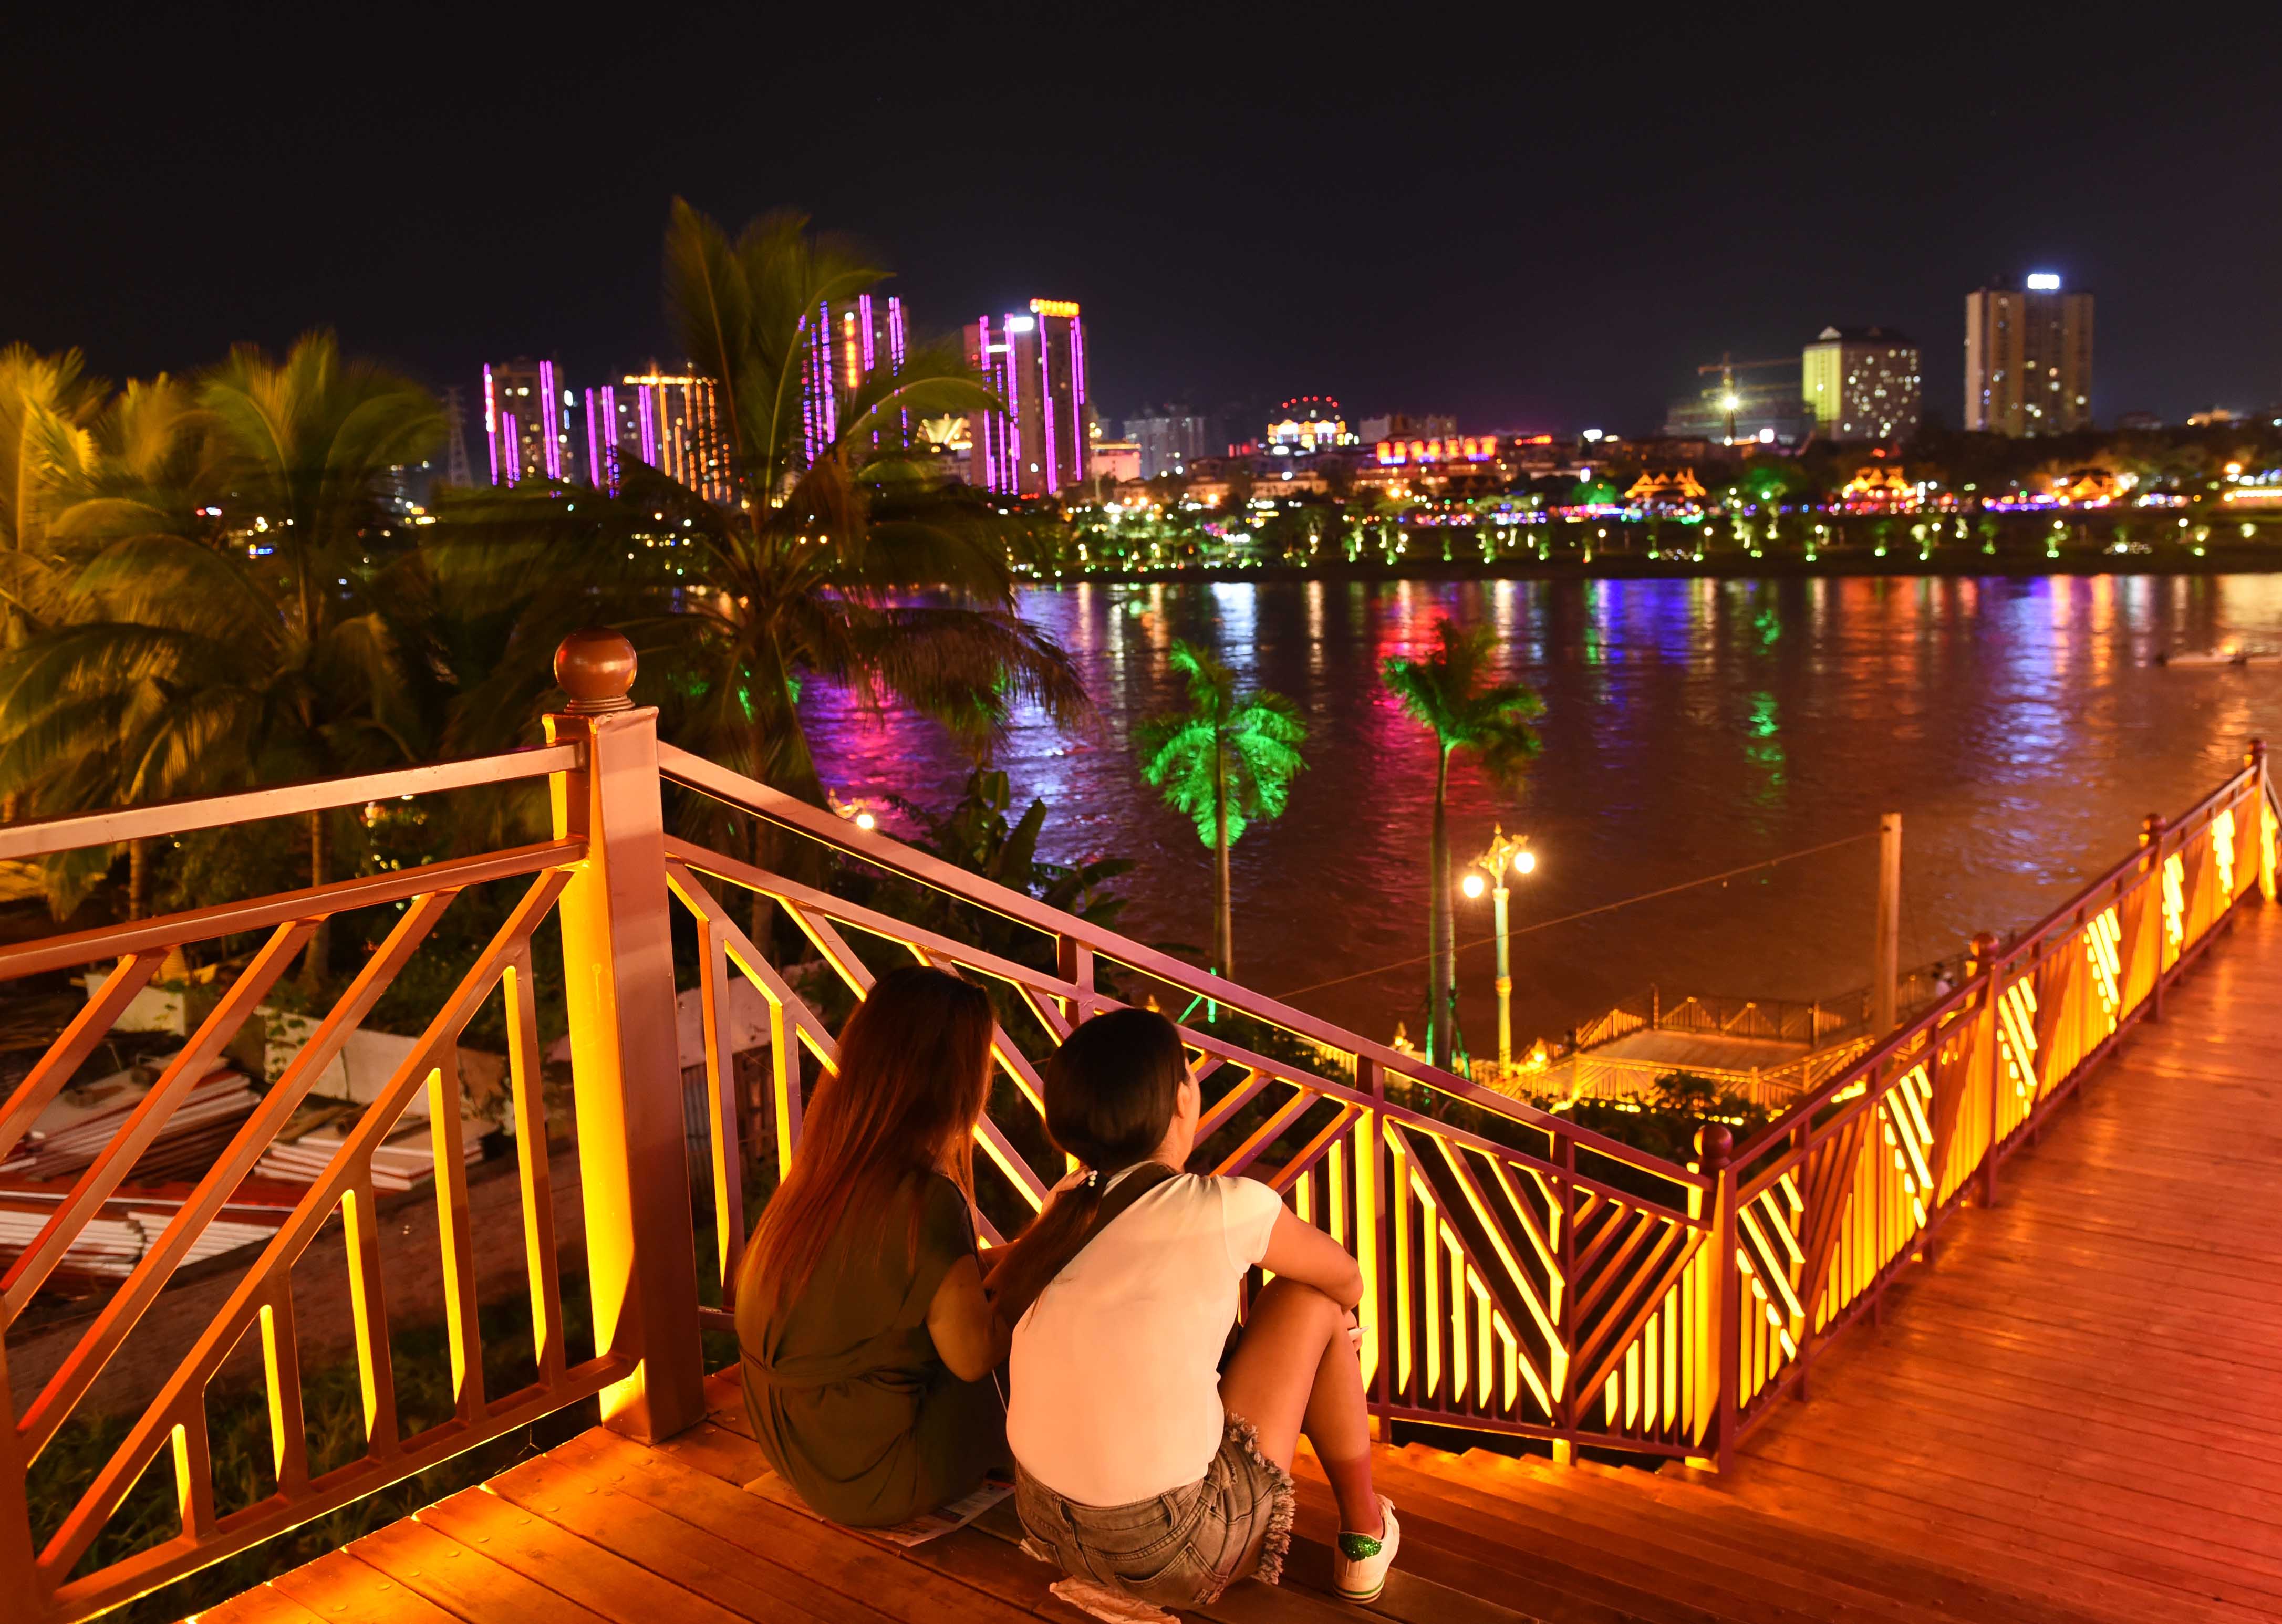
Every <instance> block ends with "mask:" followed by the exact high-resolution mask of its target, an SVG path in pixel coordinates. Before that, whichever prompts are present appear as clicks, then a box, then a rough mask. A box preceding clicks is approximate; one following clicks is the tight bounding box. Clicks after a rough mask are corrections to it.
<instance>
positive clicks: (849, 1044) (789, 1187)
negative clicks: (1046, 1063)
mask: <svg viewBox="0 0 2282 1624" xmlns="http://www.w3.org/2000/svg"><path fill="white" fill-rule="evenodd" d="M993 1020H994V1017H992V1014H991V1010H990V997H989V996H988V995H987V994H985V993H984V992H983V991H982V988H981V987H979V986H975V985H974V983H973V982H971V981H968V980H966V979H964V978H960V977H959V976H954V975H951V974H950V973H948V972H947V971H940V970H933V969H929V968H928V966H926V965H923V964H907V965H904V966H903V967H901V968H900V969H897V970H891V971H889V972H888V973H887V974H886V975H884V976H882V977H881V978H880V979H879V980H878V982H877V983H875V984H874V985H873V988H872V991H871V993H870V994H868V995H867V996H866V997H865V1000H864V1001H863V1002H862V1003H860V1004H858V1006H857V1007H856V1012H855V1013H854V1014H853V1015H851V1016H850V1017H848V1024H847V1025H844V1026H842V1028H841V1029H840V1051H839V1063H838V1064H837V1066H836V1067H835V1068H834V1070H833V1071H828V1072H827V1073H826V1074H825V1076H824V1078H823V1079H822V1080H820V1081H819V1083H818V1084H817V1086H816V1092H815V1094H814V1095H813V1096H812V1097H811V1099H810V1101H809V1103H808V1111H807V1116H806V1118H805V1120H803V1123H802V1125H801V1135H800V1148H798V1149H797V1150H796V1151H795V1152H794V1153H793V1158H792V1166H791V1167H790V1168H789V1169H788V1170H787V1172H786V1173H785V1178H784V1182H783V1183H782V1184H780V1185H779V1186H778V1187H777V1190H776V1194H775V1195H772V1196H771V1197H770V1198H769V1204H768V1209H767V1210H766V1211H765V1212H764V1213H763V1214H762V1215H761V1222H760V1226H759V1227H758V1228H757V1229H756V1230H755V1231H754V1232H753V1239H752V1244H751V1245H750V1246H749V1247H748V1248H747V1249H746V1253H745V1258H744V1263H743V1265H742V1266H741V1269H740V1271H739V1276H740V1278H739V1283H738V1294H739V1295H740V1296H743V1295H747V1294H748V1293H755V1292H757V1294H758V1295H759V1296H760V1297H761V1298H763V1299H764V1300H765V1301H766V1302H767V1303H770V1304H771V1305H772V1306H778V1307H780V1306H782V1305H783V1304H784V1303H788V1302H790V1301H791V1300H792V1299H793V1298H795V1297H796V1296H798V1295H800V1293H801V1291H802V1289H803V1288H805V1287H806V1286H807V1284H808V1282H809V1278H810V1276H811V1275H812V1274H814V1273H815V1272H816V1265H817V1262H818V1260H819V1258H820V1257H822V1256H823V1255H824V1249H825V1245H826V1243H827V1241H830V1240H831V1238H832V1237H833V1235H834V1233H838V1231H839V1229H840V1227H841V1226H842V1223H843V1222H844V1221H845V1220H846V1219H847V1218H848V1215H849V1214H850V1213H854V1214H856V1215H857V1216H858V1220H859V1221H861V1222H865V1223H873V1224H879V1225H881V1226H882V1227H883V1229H884V1225H885V1222H886V1219H887V1216H888V1214H889V1212H890V1211H892V1210H894V1208H895V1205H896V1197H897V1195H899V1194H900V1193H902V1192H903V1191H904V1189H905V1188H906V1187H909V1186H912V1185H914V1184H916V1183H917V1182H918V1181H920V1180H921V1179H924V1178H925V1177H926V1176H927V1174H928V1173H930V1172H941V1173H943V1174H944V1175H945V1176H947V1177H948V1178H949V1179H951V1182H952V1183H954V1184H956V1185H958V1186H959V1189H960V1191H961V1192H962V1193H963V1194H964V1195H966V1197H967V1199H968V1200H969V1201H970V1202H972V1201H973V1200H974V1124H975V1120H976V1119H977V1118H978V1117H981V1116H982V1107H983V1105H984V1103H985V1102H987V1101H988V1099H989V1098H990V1072H989V1069H988V1068H989V1065H990V1035H991V1031H992V1026H993ZM919 1214H920V1204H919V1203H912V1235H911V1239H910V1241H908V1242H907V1244H908V1245H910V1246H912V1247H914V1248H915V1247H916V1246H917V1244H918V1236H919ZM882 1239H883V1241H884V1233H883V1236H882Z"/></svg>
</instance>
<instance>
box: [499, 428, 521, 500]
mask: <svg viewBox="0 0 2282 1624" xmlns="http://www.w3.org/2000/svg"><path fill="white" fill-rule="evenodd" d="M521 429H522V425H521V424H519V423H517V422H516V421H515V414H514V413H512V412H501V414H500V449H501V451H503V452H506V453H507V456H506V462H507V483H508V484H509V485H510V486H511V485H513V484H514V483H515V482H516V479H517V478H518V477H519V476H521V475H522V473H523V455H522V452H523V447H522V446H521V445H518V444H516V436H517V434H518V433H519V432H520V430H521Z"/></svg>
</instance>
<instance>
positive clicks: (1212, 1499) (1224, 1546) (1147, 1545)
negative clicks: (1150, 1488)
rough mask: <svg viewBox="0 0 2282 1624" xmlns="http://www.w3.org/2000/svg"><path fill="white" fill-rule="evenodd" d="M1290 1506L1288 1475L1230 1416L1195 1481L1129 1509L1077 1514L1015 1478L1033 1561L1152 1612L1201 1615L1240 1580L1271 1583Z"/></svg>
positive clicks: (1277, 1573)
mask: <svg viewBox="0 0 2282 1624" xmlns="http://www.w3.org/2000/svg"><path fill="white" fill-rule="evenodd" d="M1293 1506H1294V1498H1293V1495H1292V1474H1291V1473H1289V1472H1286V1471H1285V1470H1284V1468H1283V1467H1281V1466H1279V1465H1277V1464H1276V1463H1275V1462H1274V1461H1272V1460H1270V1459H1269V1458H1268V1457H1267V1456H1265V1455H1263V1454H1261V1452H1260V1446H1259V1442H1258V1439H1257V1436H1256V1435H1254V1432H1253V1429H1252V1423H1251V1422H1249V1421H1247V1420H1246V1419H1244V1418H1243V1417H1242V1416H1239V1415H1230V1417H1229V1418H1228V1428H1227V1430H1226V1431H1225V1432H1223V1433H1222V1435H1221V1441H1220V1449H1219V1450H1218V1452H1217V1453H1215V1455H1214V1456H1213V1458H1212V1464H1211V1465H1207V1467H1206V1468H1205V1474H1204V1476H1203V1477H1201V1478H1199V1480H1198V1481H1195V1482H1193V1483H1191V1484H1189V1485H1187V1486H1186V1487H1185V1488H1182V1489H1168V1490H1166V1491H1165V1492H1164V1493H1163V1494H1160V1495H1152V1496H1150V1497H1149V1498H1147V1499H1145V1500H1135V1501H1133V1502H1131V1503H1130V1504H1126V1505H1081V1504H1078V1503H1077V1502H1076V1501H1075V1500H1067V1499H1064V1498H1063V1497H1062V1496H1059V1495H1058V1494H1056V1493H1055V1492H1054V1491H1053V1490H1052V1489H1049V1488H1047V1487H1046V1486H1045V1485H1044V1483H1041V1482H1039V1481H1037V1479H1036V1478H1034V1477H1032V1476H1031V1475H1030V1474H1029V1473H1027V1472H1024V1471H1021V1469H1020V1466H1019V1465H1018V1466H1017V1468H1016V1471H1015V1476H1014V1509H1015V1511H1016V1512H1018V1513H1019V1514H1020V1515H1021V1519H1022V1527H1023V1528H1024V1529H1025V1530H1026V1531H1027V1532H1028V1535H1029V1536H1030V1537H1029V1539H1028V1542H1026V1544H1027V1545H1028V1549H1029V1550H1030V1551H1031V1554H1032V1555H1034V1556H1038V1557H1042V1558H1044V1559H1045V1560H1047V1561H1050V1562H1052V1563H1053V1564H1055V1565H1056V1566H1059V1568H1060V1569H1061V1570H1062V1572H1064V1573H1066V1574H1069V1575H1070V1576H1071V1577H1072V1578H1075V1579H1090V1580H1091V1581H1093V1582H1094V1583H1096V1584H1101V1585H1106V1586H1108V1587H1110V1588H1111V1589H1117V1590H1122V1591H1124V1592H1125V1593H1126V1594H1127V1595H1129V1596H1132V1597H1137V1598H1139V1599H1140V1600H1142V1601H1145V1602H1149V1603H1151V1604H1153V1605H1156V1606H1160V1607H1196V1606H1201V1605H1205V1604H1206V1603H1208V1602H1211V1601H1215V1600H1217V1599H1218V1598H1219V1596H1220V1593H1221V1592H1222V1590H1225V1589H1228V1587H1229V1586H1230V1585H1231V1584H1234V1583H1235V1582H1236V1581H1238V1580H1239V1579H1242V1578H1244V1577H1246V1575H1249V1576H1251V1577H1252V1578H1254V1579H1257V1580H1259V1581H1261V1583H1262V1584H1274V1583H1276V1582H1277V1581H1278V1580H1279V1579H1281V1578H1282V1577H1283V1576H1284V1553H1285V1548H1286V1547H1287V1546H1289V1545H1290V1543H1291V1542H1292V1511H1293Z"/></svg>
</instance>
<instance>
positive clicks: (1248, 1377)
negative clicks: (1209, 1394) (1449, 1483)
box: [1220, 1280, 1380, 1534]
mask: <svg viewBox="0 0 2282 1624" xmlns="http://www.w3.org/2000/svg"><path fill="white" fill-rule="evenodd" d="M1220 1400H1221V1403H1222V1404H1223V1405H1225V1406H1226V1407H1227V1409H1228V1410H1229V1411H1230V1413H1231V1414H1235V1415H1240V1416H1242V1417H1243V1418H1244V1419H1246V1420H1247V1421H1249V1422H1251V1423H1252V1426H1253V1430H1254V1432H1255V1433H1256V1434H1257V1435H1259V1442H1260V1451H1261V1454H1263V1455H1265V1456H1267V1457H1268V1458H1269V1459H1270V1460H1272V1461H1274V1462H1275V1463H1276V1464H1277V1465H1279V1466H1282V1467H1283V1468H1284V1469H1285V1470H1286V1471H1287V1472H1288V1471H1289V1470H1291V1466H1292V1455H1293V1454H1294V1453H1295V1452H1296V1451H1297V1450H1298V1449H1299V1444H1300V1433H1301V1432H1303V1431H1304V1432H1305V1433H1306V1434H1307V1435H1308V1442H1310V1443H1312V1444H1314V1445H1315V1446H1316V1459H1317V1460H1318V1461H1319V1462H1321V1463H1322V1465H1323V1470H1324V1474H1325V1475H1326V1476H1327V1477H1329V1478H1330V1479H1331V1492H1332V1494H1333V1495H1334V1496H1337V1497H1338V1500H1339V1520H1340V1522H1341V1523H1342V1524H1343V1525H1344V1526H1345V1527H1347V1528H1348V1529H1350V1530H1352V1531H1354V1532H1355V1533H1360V1534H1375V1533H1377V1532H1378V1528H1379V1526H1380V1523H1379V1510H1378V1496H1377V1495H1376V1494H1374V1493H1373V1492H1372V1490H1371V1486H1370V1419H1369V1416H1368V1413H1367V1411H1365V1409H1364V1407H1363V1392H1362V1364H1361V1362H1360V1361H1359V1360H1357V1359H1356V1357H1355V1351H1354V1347H1353V1345H1352V1344H1351V1343H1349V1342H1348V1341H1347V1311H1345V1310H1344V1309H1342V1308H1340V1307H1339V1304H1338V1303H1334V1302H1332V1301H1331V1299H1330V1298H1329V1297H1327V1296H1325V1295H1323V1293H1322V1292H1320V1291H1317V1290H1316V1289H1315V1288H1313V1287H1311V1286H1301V1285H1298V1284H1295V1283H1294V1282H1292V1281H1291V1280H1270V1281H1269V1283H1268V1285H1267V1287H1266V1288H1264V1289H1263V1290H1262V1291H1261V1293H1260V1295H1258V1296H1256V1297H1254V1299H1253V1303H1252V1312H1251V1313H1250V1315H1248V1316H1247V1317H1246V1319H1245V1322H1244V1334H1243V1335H1242V1336H1240V1337H1239V1338H1238V1340H1237V1344H1236V1353H1235V1356H1234V1357H1232V1358H1230V1360H1229V1364H1228V1369H1227V1371H1226V1372H1225V1373H1223V1374H1222V1377H1221V1379H1220Z"/></svg>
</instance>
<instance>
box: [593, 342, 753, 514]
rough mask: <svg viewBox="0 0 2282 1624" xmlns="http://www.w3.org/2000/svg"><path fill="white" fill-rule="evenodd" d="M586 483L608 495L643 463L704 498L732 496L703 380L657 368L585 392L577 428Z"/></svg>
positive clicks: (710, 394)
mask: <svg viewBox="0 0 2282 1624" xmlns="http://www.w3.org/2000/svg"><path fill="white" fill-rule="evenodd" d="M584 428H585V430H586V446H587V457H588V466H589V467H590V468H593V470H594V483H595V484H596V485H599V486H601V487H602V489H603V490H606V491H616V490H617V488H618V483H619V481H620V480H621V479H623V478H624V477H625V468H626V465H627V464H628V463H629V462H633V461H640V462H644V463H647V464H648V465H649V466H650V467H651V468H656V470H657V471H658V472H659V473H661V474H664V475H665V476H667V477H668V478H670V479H676V480H679V481H680V482H681V483H683V484H685V485H687V486H688V487H689V488H690V489H691V490H692V491H696V492H697V493H698V494H699V495H700V496H702V497H704V498H705V499H707V500H708V501H713V502H723V503H726V502H729V501H732V500H734V498H735V490H734V484H733V483H732V482H731V480H730V477H729V473H730V470H729V442H728V437H727V436H726V434H725V433H724V432H723V428H724V425H723V424H722V422H721V418H720V412H719V408H718V405H717V397H716V396H715V393H714V389H713V381H712V380H711V379H710V378H701V377H696V376H693V375H690V374H687V373H666V372H662V371H660V370H659V368H658V366H657V363H656V362H655V361H653V362H651V363H650V367H649V370H648V371H647V372H640V373H628V374H627V375H625V376H624V377H622V378H620V379H619V380H618V381H617V383H611V384H605V385H603V386H602V388H600V389H590V390H588V391H586V421H585V424H584Z"/></svg>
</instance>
